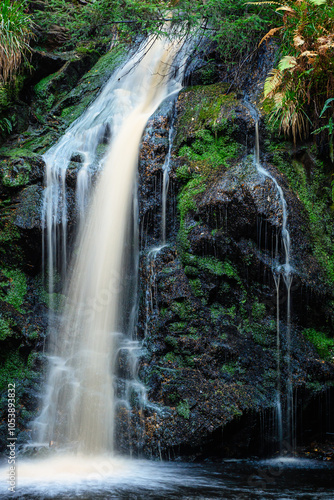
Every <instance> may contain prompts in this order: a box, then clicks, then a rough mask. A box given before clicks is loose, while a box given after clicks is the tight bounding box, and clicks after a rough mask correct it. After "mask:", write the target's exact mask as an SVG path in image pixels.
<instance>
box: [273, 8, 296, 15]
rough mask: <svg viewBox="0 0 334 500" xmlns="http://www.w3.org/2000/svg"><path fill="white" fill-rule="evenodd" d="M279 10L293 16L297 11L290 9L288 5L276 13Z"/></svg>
mask: <svg viewBox="0 0 334 500" xmlns="http://www.w3.org/2000/svg"><path fill="white" fill-rule="evenodd" d="M279 10H283V11H284V12H289V13H290V14H291V15H293V16H295V15H296V11H295V10H294V9H292V8H291V7H289V6H288V5H283V6H282V7H278V9H276V12H278V11H279Z"/></svg>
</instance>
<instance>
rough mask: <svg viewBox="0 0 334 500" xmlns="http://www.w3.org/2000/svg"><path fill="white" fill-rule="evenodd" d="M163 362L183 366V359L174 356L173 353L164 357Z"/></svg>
mask: <svg viewBox="0 0 334 500" xmlns="http://www.w3.org/2000/svg"><path fill="white" fill-rule="evenodd" d="M163 361H165V362H167V363H172V364H175V365H176V366H178V367H182V366H183V359H182V357H181V356H178V355H176V354H174V353H173V352H169V353H167V354H166V355H165V356H164V357H163Z"/></svg>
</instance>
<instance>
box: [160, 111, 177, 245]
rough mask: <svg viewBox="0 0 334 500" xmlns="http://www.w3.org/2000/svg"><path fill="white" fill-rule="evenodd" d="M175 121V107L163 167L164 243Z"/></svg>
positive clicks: (162, 225)
mask: <svg viewBox="0 0 334 500" xmlns="http://www.w3.org/2000/svg"><path fill="white" fill-rule="evenodd" d="M174 121H175V109H173V116H172V119H171V123H170V127H169V134H168V152H167V155H166V158H165V162H164V165H163V167H162V169H163V179H162V220H161V234H162V244H163V245H164V244H165V243H166V213H167V194H168V187H169V172H170V160H171V156H172V149H173V141H174V137H175V129H174Z"/></svg>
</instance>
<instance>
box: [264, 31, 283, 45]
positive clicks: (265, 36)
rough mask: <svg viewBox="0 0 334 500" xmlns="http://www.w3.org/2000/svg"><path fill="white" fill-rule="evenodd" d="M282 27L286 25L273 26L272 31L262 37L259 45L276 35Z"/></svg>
mask: <svg viewBox="0 0 334 500" xmlns="http://www.w3.org/2000/svg"><path fill="white" fill-rule="evenodd" d="M282 28H284V26H280V27H279V28H272V29H271V30H270V31H268V33H267V34H266V35H264V37H263V38H262V39H261V41H260V43H259V47H260V45H261V44H262V43H263V42H266V41H267V40H268V39H269V38H271V37H272V36H274V35H275V33H277V32H278V31H280V30H281V29H282Z"/></svg>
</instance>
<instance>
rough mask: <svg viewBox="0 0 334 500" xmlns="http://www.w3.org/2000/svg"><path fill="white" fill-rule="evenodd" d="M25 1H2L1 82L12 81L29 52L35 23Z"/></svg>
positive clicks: (0, 16)
mask: <svg viewBox="0 0 334 500" xmlns="http://www.w3.org/2000/svg"><path fill="white" fill-rule="evenodd" d="M26 7H27V4H26V2H25V1H24V0H23V1H21V0H18V1H14V0H1V5H0V80H2V81H3V82H6V81H8V80H11V79H12V78H13V76H14V75H15V74H16V73H17V71H18V69H19V67H20V65H21V63H22V61H24V60H26V53H27V52H29V50H30V47H29V41H30V39H31V38H32V37H33V32H32V28H33V23H32V20H31V18H30V16H29V15H28V14H26V12H25V10H26Z"/></svg>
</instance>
